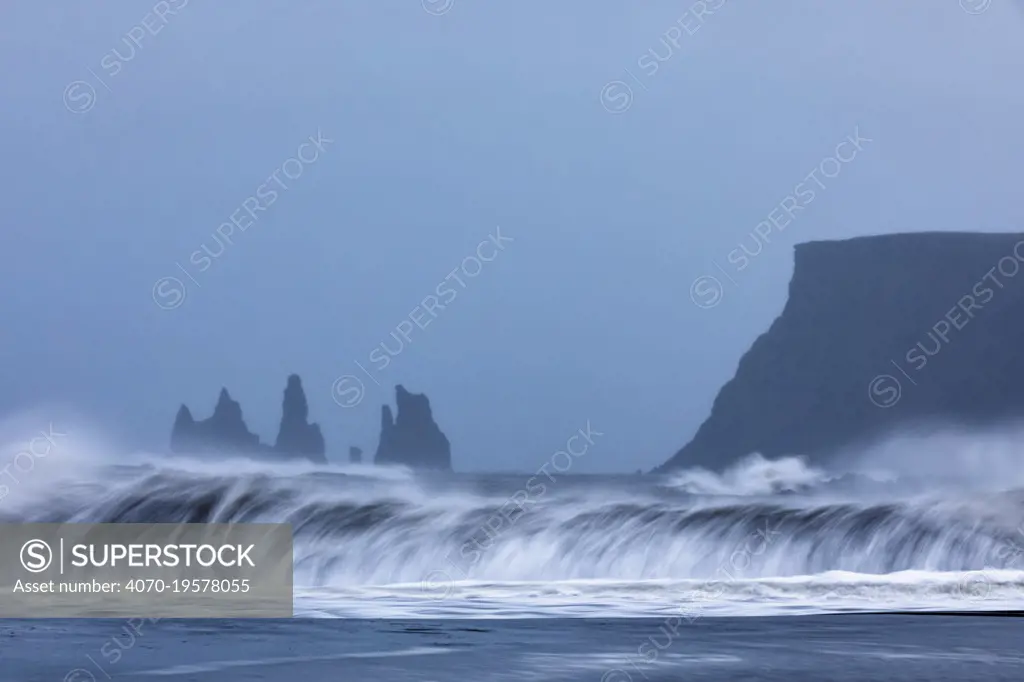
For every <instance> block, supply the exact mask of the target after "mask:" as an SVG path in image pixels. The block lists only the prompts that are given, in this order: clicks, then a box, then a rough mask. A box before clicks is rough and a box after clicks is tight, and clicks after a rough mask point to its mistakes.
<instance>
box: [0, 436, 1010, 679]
mask: <svg viewBox="0 0 1024 682" xmlns="http://www.w3.org/2000/svg"><path fill="white" fill-rule="evenodd" d="M55 491H59V494H57V493H56V492H55ZM19 492H20V493H21V494H20V495H18V496H17V497H16V498H15V497H14V496H12V498H11V499H9V500H6V501H5V503H4V505H2V506H0V521H2V522H5V523H22V522H50V523H55V522H61V523H65V522H117V523H131V522H191V523H203V522H280V523H289V524H291V525H292V527H293V532H294V542H295V545H294V546H295V555H294V581H295V596H294V612H295V618H294V619H291V620H267V621H255V620H253V621H244V620H159V621H157V620H149V619H145V618H139V619H132V620H128V621H126V620H124V619H121V620H118V619H104V620H17V621H14V620H4V621H0V681H2V682H7V681H8V680H10V681H11V682H15V681H16V682H30V681H34V680H62V679H63V680H66V682H90V681H92V680H100V681H102V680H106V679H126V680H128V679H139V680H141V679H152V678H156V677H171V678H174V679H179V680H207V679H210V680H212V679H218V680H222V681H223V680H233V679H236V678H237V679H246V680H251V679H262V680H284V679H292V678H294V677H295V676H296V675H298V676H302V677H303V678H304V679H306V680H309V681H310V682H313V681H315V680H335V679H364V678H369V679H380V680H422V681H424V682H429V681H431V680H433V681H437V682H441V681H445V682H447V681H448V680H461V679H467V678H473V679H493V680H506V679H507V680H512V679H515V680H523V679H527V680H593V681H594V682H597V681H599V680H600V681H601V682H640V681H641V680H650V681H652V682H653V681H656V680H677V679H682V678H683V677H686V678H687V679H701V680H704V679H706V680H782V679H786V680H804V679H806V680H812V679H813V680H859V681H864V680H892V679H899V680H933V681H934V680H960V679H964V680H966V679H971V680H974V679H979V678H980V679H991V680H1000V679H1006V680H1009V679H1014V680H1020V679H1024V647H1021V645H1020V642H1021V635H1022V634H1024V629H1022V626H1021V622H1022V621H1021V620H1020V619H1019V618H1017V617H1014V614H1016V613H1019V612H1020V611H1021V609H1024V600H1022V598H1021V595H1022V587H1024V549H1022V548H1024V494H1022V492H1021V489H1020V488H1019V487H1015V486H1014V485H1009V484H1007V481H1005V480H1004V481H1003V482H1002V483H998V482H990V483H988V484H986V485H966V484H964V483H963V481H962V480H960V479H955V478H954V479H950V478H948V477H947V478H941V477H928V476H922V477H916V478H910V477H900V476H894V475H891V474H887V473H882V474H864V473H858V474H856V475H844V476H836V475H835V474H832V475H826V474H825V473H824V472H822V471H819V470H816V469H814V468H812V467H809V466H808V465H807V464H806V463H805V462H803V461H802V460H799V459H796V458H787V459H782V460H778V461H769V460H765V459H763V458H760V457H756V456H755V457H752V458H750V459H748V460H746V461H744V462H743V463H741V464H740V465H737V467H734V468H733V469H732V470H730V471H728V472H726V473H724V474H711V473H708V472H702V471H684V472H680V473H677V474H672V475H661V476H651V475H644V476H641V475H604V476H584V475H568V474H567V475H563V474H560V473H557V472H554V471H550V472H538V473H537V474H531V475H516V474H501V475H496V474H491V475H483V474H473V475H471V474H423V473H414V472H410V471H408V470H404V469H401V468H378V467H372V466H330V467H318V466H313V465H306V464H273V463H267V462H262V463H261V462H253V461H248V460H231V459H223V460H220V461H209V460H207V461H202V460H198V459H180V458H179V459H167V458H164V457H148V458H139V459H137V460H133V461H131V462H130V463H120V464H111V463H109V462H106V463H103V462H90V461H81V462H77V463H76V464H75V465H74V466H68V467H62V468H60V469H59V470H57V469H53V470H50V471H48V472H47V479H46V481H45V484H44V482H43V481H36V482H35V483H34V484H33V485H32V486H26V487H25V489H23V490H20V491H19ZM143 615H144V614H143ZM997 616H999V617H997Z"/></svg>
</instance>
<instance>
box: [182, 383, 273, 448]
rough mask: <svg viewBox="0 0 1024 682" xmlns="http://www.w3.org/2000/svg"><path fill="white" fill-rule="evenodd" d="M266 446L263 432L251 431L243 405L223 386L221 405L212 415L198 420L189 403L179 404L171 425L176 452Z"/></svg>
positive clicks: (219, 401)
mask: <svg viewBox="0 0 1024 682" xmlns="http://www.w3.org/2000/svg"><path fill="white" fill-rule="evenodd" d="M264 449H265V446H263V445H261V444H260V439H259V436H257V435H256V434H254V433H251V432H250V431H249V428H248V427H247V426H246V425H245V420H244V419H243V418H242V406H241V405H239V404H238V403H237V402H236V401H234V400H232V399H231V395H230V394H229V393H228V390H227V389H226V388H222V389H220V395H219V396H218V398H217V406H216V407H214V409H213V416H211V417H210V418H209V419H203V420H202V421H196V420H195V419H193V418H192V413H191V411H189V409H188V407H187V406H186V405H182V406H181V407H180V408H178V414H177V416H176V417H175V419H174V427H173V428H172V429H171V450H173V451H174V452H186V453H203V452H237V453H255V452H259V451H261V450H264Z"/></svg>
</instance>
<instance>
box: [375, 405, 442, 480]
mask: <svg viewBox="0 0 1024 682" xmlns="http://www.w3.org/2000/svg"><path fill="white" fill-rule="evenodd" d="M395 404H396V406H397V408H398V414H397V416H395V417H393V416H392V414H391V407H390V406H388V405H384V406H383V407H382V408H381V426H380V443H379V445H378V446H377V454H376V455H375V456H374V462H375V463H376V464H403V465H405V466H409V467H414V468H418V469H443V470H447V471H451V468H452V454H451V445H450V444H449V443H448V438H447V437H446V436H445V435H444V433H442V432H441V429H440V428H439V427H438V425H437V424H436V423H435V422H434V417H433V415H432V414H431V411H430V401H429V400H427V396H425V395H423V394H422V393H409V392H408V391H407V390H405V388H403V387H402V386H397V387H395Z"/></svg>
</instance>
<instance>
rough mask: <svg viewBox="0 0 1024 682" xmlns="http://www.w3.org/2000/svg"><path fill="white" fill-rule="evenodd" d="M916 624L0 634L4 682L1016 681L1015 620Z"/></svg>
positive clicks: (56, 624)
mask: <svg viewBox="0 0 1024 682" xmlns="http://www.w3.org/2000/svg"><path fill="white" fill-rule="evenodd" d="M922 615H923V614H913V615H906V614H884V615H871V614H867V615H859V616H857V617H848V616H814V617H786V618H721V619H715V618H704V619H699V620H696V621H694V622H692V623H687V622H686V621H685V620H683V621H682V622H681V623H668V622H666V620H665V619H618V620H560V619H544V620H539V619H538V620H501V621H498V620H461V621H460V620H448V621H431V620H414V621H373V620H288V621H285V620H273V621H238V620H235V621H222V620H202V621H196V620H193V621H182V620H176V621H162V622H158V623H151V622H148V621H143V622H142V623H141V624H139V623H133V624H132V625H134V627H135V629H136V630H138V633H136V632H133V629H132V625H129V624H128V623H127V622H126V621H124V620H92V621H70V620H62V621H42V620H39V621H28V620H23V621H11V620H7V621H0V682H60V681H61V680H66V682H92V681H93V680H97V681H99V682H103V681H105V680H149V681H150V682H157V681H159V680H172V681H174V682H186V681H194V682H214V681H216V682H236V681H239V682H241V681H242V680H245V681H246V682H249V681H252V680H268V681H273V682H320V681H325V682H326V681H331V682H335V681H342V682H343V681H347V680H360V681H361V680H374V681H380V682H390V681H406V680H408V681H412V680H417V681H422V682H429V681H435V682H449V681H455V680H458V681H460V682H461V681H465V680H473V682H478V681H483V680H508V681H513V680H514V681H516V682H522V681H525V680H556V681H558V680H565V681H577V680H580V681H583V680H585V681H588V682H662V681H665V682H668V681H669V680H671V681H673V682H677V681H679V680H721V681H723V682H725V681H728V682H743V681H754V680H765V681H769V680H770V681H780V682H781V681H785V682H805V681H806V682H828V681H835V682H873V681H879V682H881V681H885V682H892V681H899V682H918V681H920V682H952V681H954V680H963V681H964V682H968V681H969V682H977V681H978V680H990V681H993V682H998V681H1001V680H1006V681H1010V680H1013V681H1014V682H1020V681H1021V680H1024V622H1021V621H1020V620H1018V619H1016V618H1005V617H1003V618H994V617H986V616H979V615H977V614H971V615H966V614H961V615H956V616H951V615H943V614H934V613H933V614H928V617H926V618H924V617H921V616H922ZM993 615H1009V614H1005V613H1004V614H993ZM1013 615H1018V616H1019V615H1021V614H1020V612H1015V613H1014V614H1013ZM673 629H674V630H675V631H673Z"/></svg>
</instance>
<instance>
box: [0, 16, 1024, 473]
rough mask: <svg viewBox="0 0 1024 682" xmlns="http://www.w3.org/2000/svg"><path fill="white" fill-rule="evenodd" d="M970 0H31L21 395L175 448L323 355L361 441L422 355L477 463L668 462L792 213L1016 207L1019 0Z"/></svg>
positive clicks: (319, 404) (10, 191) (12, 122)
mask: <svg viewBox="0 0 1024 682" xmlns="http://www.w3.org/2000/svg"><path fill="white" fill-rule="evenodd" d="M1015 1H1016V0H1014V2H1015ZM963 4H964V5H966V8H967V10H970V11H971V12H975V13H974V14H972V13H971V12H969V11H966V10H965V8H964V7H962V6H961V4H958V2H957V0H904V1H903V2H892V0H860V1H858V2H815V3H811V2H803V1H797V0H775V1H773V2H771V3H768V2H763V3H761V2H757V3H755V2H750V1H749V0H729V1H728V2H722V0H706V2H705V3H698V5H697V6H691V5H689V4H688V3H687V2H667V1H663V0H648V1H647V2H643V3H632V2H630V3H627V2H616V3H612V2H607V3H595V2H583V1H582V0H573V1H570V2H558V3H539V2H534V3H521V2H520V3H507V2H505V3H503V2H474V1H471V0H454V2H451V1H446V0H437V1H435V2H424V3H421V2H420V1H419V0H408V1H407V2H401V3H398V2H389V3H384V2H369V1H358V2H357V1H353V2H344V3H342V2H336V1H334V0H302V1H300V2H296V1H295V0H261V1H260V2H251V1H243V0H218V1H217V2H209V1H203V0H191V1H187V0H167V2H163V3H155V4H152V3H150V2H149V0H146V1H145V2H141V1H137V0H136V1H132V2H128V1H126V0H109V1H107V2H104V3H98V4H97V3H69V2H65V1H63V0H61V1H57V0H31V1H30V0H11V1H10V2H7V3H5V4H4V7H3V9H2V10H0V16H2V19H3V20H2V21H0V58H2V61H3V63H4V64H6V65H7V68H6V69H4V72H3V75H2V76H0V79H2V85H3V93H4V98H3V106H2V107H0V144H2V149H3V152H4V154H3V155H4V159H5V163H4V164H3V166H2V169H0V187H2V190H0V191H2V192H3V199H4V200H3V208H4V211H3V217H2V228H0V229H2V231H0V258H2V259H3V268H2V271H0V272H2V274H0V277H2V278H3V279H2V285H3V286H2V290H3V294H2V296H0V319H2V320H3V322H4V325H3V327H4V328H3V331H2V337H0V352H2V361H0V387H2V390H0V413H11V412H15V411H18V410H21V409H25V408H35V407H39V406H41V405H50V404H58V403H60V404H64V405H72V406H74V407H76V408H78V409H80V410H83V411H85V412H87V413H88V414H89V415H91V416H92V417H93V418H94V419H95V420H96V421H97V422H98V423H99V424H101V425H102V426H103V428H104V430H106V431H107V432H108V434H109V435H110V437H111V438H113V439H116V440H118V441H119V442H120V443H122V444H124V446H125V447H132V448H146V449H153V450H159V449H163V448H166V447H167V438H168V434H169V429H170V427H171V424H172V421H173V418H174V414H175V411H176V409H177V406H178V404H179V403H181V402H182V401H184V402H186V403H188V405H189V406H190V407H191V408H192V410H193V412H194V413H195V414H196V415H197V416H203V417H205V416H207V415H208V414H209V412H210V411H211V410H212V408H213V404H214V401H215V400H216V396H217V392H218V390H219V389H220V387H221V386H227V387H228V388H229V390H230V391H231V393H232V395H233V396H235V397H236V398H237V399H238V400H240V402H241V403H242V407H243V409H244V413H245V416H246V419H247V421H248V423H249V425H250V427H251V428H252V429H253V430H254V431H256V432H258V433H259V434H260V435H261V436H262V437H263V438H264V440H266V441H272V440H273V438H274V436H275V434H276V429H277V421H278V419H279V418H280V401H281V394H282V390H283V389H284V385H285V378H286V376H287V375H288V374H289V373H291V372H298V373H299V374H300V375H301V376H302V378H303V380H304V383H305V386H306V390H307V395H308V397H309V401H310V409H311V413H312V417H313V418H314V419H315V420H317V421H319V422H320V424H321V426H322V427H323V429H324V433H325V437H326V439H327V443H328V448H329V452H328V454H329V456H333V457H336V458H344V457H345V456H346V454H345V453H346V452H347V449H348V446H349V445H350V444H354V445H359V446H361V447H363V448H364V449H365V450H367V451H369V452H372V451H373V449H374V448H375V447H376V441H377V435H378V430H379V409H380V404H381V403H382V402H384V401H386V400H387V401H390V400H392V399H393V386H394V384H396V383H402V384H404V385H405V386H406V387H407V388H409V389H410V390H413V391H417V392H419V391H425V392H426V393H427V394H428V395H429V397H430V400H431V403H432V405H433V408H434V413H435V416H436V418H437V420H438V422H439V423H440V425H441V427H442V429H443V430H444V431H445V432H446V433H447V434H448V436H449V438H450V440H451V441H452V445H453V459H454V464H455V467H456V468H457V469H460V470H481V469H499V470H518V471H535V470H536V469H537V468H538V467H540V466H541V465H542V464H544V462H546V461H548V460H549V459H550V457H551V453H552V452H554V451H555V450H557V449H559V448H560V447H561V446H562V445H563V444H564V443H565V441H566V439H567V438H569V437H570V436H571V435H573V433H574V432H576V430H577V429H579V428H581V427H584V426H585V425H586V423H587V421H588V420H589V421H590V423H591V426H592V428H593V429H595V430H597V431H600V432H602V433H603V434H604V436H603V437H602V438H601V439H600V440H599V441H598V442H597V444H596V445H595V446H594V447H592V448H590V449H589V451H588V452H587V455H586V457H585V458H583V459H582V460H580V461H579V462H578V464H577V469H576V470H577V471H580V472H599V471H625V470H630V471H632V470H635V469H637V468H643V469H648V468H650V467H652V466H655V465H657V464H660V463H661V462H662V461H664V460H665V459H666V458H668V457H669V456H670V455H671V454H673V452H675V450H676V449H678V448H679V447H680V446H681V445H683V444H684V443H685V442H686V441H687V440H688V439H689V437H690V436H691V435H692V434H693V432H694V431H695V429H696V428H697V426H698V425H699V424H700V422H701V421H702V420H703V419H704V418H705V417H706V416H707V414H708V412H709V410H710V407H711V403H712V400H713V399H714V397H715V394H716V392H717V390H718V388H719V387H720V386H721V385H722V383H723V382H725V381H726V380H727V379H729V378H730V377H731V376H732V374H733V372H734V370H735V368H736V364H737V362H738V361H739V359H740V357H741V355H742V354H743V352H744V351H745V350H746V349H747V348H748V347H749V346H750V344H751V343H752V342H753V340H754V339H755V338H756V336H757V335H758V334H759V333H761V332H762V331H764V330H765V329H767V327H768V326H769V324H770V323H771V321H772V320H773V319H774V317H775V316H776V315H778V313H779V312H780V310H781V309H782V306H783V304H784V302H785V296H786V287H787V283H788V280H789V277H790V274H791V268H792V246H793V245H794V244H796V243H799V242H803V241H808V240H815V239H835V238H844V237H850V236H855V235H864V234H876V233H888V232H899V231H920V230H988V231H1013V230H1019V229H1021V226H1022V225H1024V204H1022V203H1021V201H1020V197H1021V187H1020V183H1021V177H1024V132H1022V124H1021V122H1022V121H1024V88H1022V87H1021V74H1022V73H1024V40H1022V36H1024V13H1021V12H1020V7H1019V6H1018V5H1015V4H1013V2H1011V0H991V6H990V7H989V6H986V5H987V2H986V0H970V1H968V0H964V2H963ZM715 8H717V9H715ZM712 9H714V11H713V13H712V11H711V10H712ZM698 15H699V16H698ZM652 50H653V52H652ZM655 55H656V56H655ZM659 59H660V60H661V61H659ZM857 131H859V134H860V136H861V137H862V138H866V139H869V140H870V142H862V143H860V145H859V146H860V149H859V150H857V151H856V154H855V156H853V158H852V159H851V158H850V155H851V154H853V148H851V147H850V146H846V147H844V148H843V150H842V151H841V154H843V155H844V156H845V158H848V159H850V160H849V161H844V162H842V163H841V164H838V163H837V162H826V161H825V159H827V158H828V157H830V156H832V157H834V155H835V154H836V148H837V145H838V144H839V143H841V142H843V140H845V139H847V137H848V136H852V135H855V134H856V132H857ZM318 135H319V136H320V137H321V142H320V147H319V148H317V147H315V146H311V145H309V144H307V145H306V146H303V147H301V148H300V145H303V143H305V142H308V141H309V138H310V136H313V137H314V139H315V138H316V137H317V136H318ZM328 140H329V141H328ZM297 155H302V157H303V158H304V159H305V160H304V161H291V162H289V161H288V159H290V158H296V157H297ZM823 162H824V163H825V165H824V166H822V163H823ZM829 163H831V164H833V165H831V166H830V165H828V164H829ZM817 168H822V169H824V170H826V172H828V173H829V174H832V173H833V172H837V171H833V170H832V169H833V168H836V169H838V174H837V175H836V176H835V177H832V178H829V179H825V180H822V179H821V178H820V177H819V178H818V179H819V180H821V181H822V182H823V184H824V185H825V187H824V188H823V189H822V188H821V187H818V190H819V191H817V193H816V196H815V198H814V200H813V202H811V203H809V204H808V205H805V206H802V207H801V209H802V210H800V211H799V213H796V214H793V216H794V220H792V221H791V222H789V223H788V224H787V225H785V226H784V228H782V229H779V228H777V227H772V228H770V229H766V228H763V227H762V228H761V230H762V232H764V233H765V234H766V235H767V236H766V237H765V238H763V239H762V238H758V237H756V235H755V236H752V235H753V234H754V232H755V226H757V225H758V223H761V222H762V221H765V220H767V219H768V216H769V214H770V213H771V212H772V211H773V210H775V209H776V208H777V207H778V206H779V205H780V202H781V201H783V200H784V199H785V198H786V197H787V196H790V195H792V194H793V193H794V188H795V187H796V186H797V185H798V184H799V183H801V182H805V181H806V180H805V179H806V178H807V176H808V174H810V173H811V172H812V171H814V170H815V169H817ZM275 174H276V175H275ZM286 176H287V177H286ZM279 183H280V184H279ZM285 186H286V187H287V188H285ZM271 191H274V192H275V194H274V198H273V200H272V201H271V199H270V193H271ZM247 200H248V204H246V202H247ZM247 209H251V212H248V211H247ZM775 215H776V216H778V215H780V214H779V213H778V211H776V214H775ZM232 216H234V219H235V225H236V227H233V228H232V227H231V226H229V227H223V228H220V229H221V230H222V231H223V232H229V230H231V229H233V230H234V232H233V234H230V239H231V243H230V244H228V245H227V246H222V245H219V244H218V243H217V242H216V241H215V239H214V236H213V235H215V231H216V230H217V229H218V226H220V225H222V224H224V223H229V225H230V221H231V219H232ZM253 217H255V220H254V219H253ZM242 226H244V228H245V229H244V230H243V229H242ZM499 228H500V235H501V239H500V240H499V241H500V242H501V246H502V247H503V248H502V249H501V250H498V249H496V248H492V247H491V246H489V245H485V246H483V247H480V246H479V245H480V243H481V242H484V241H488V240H489V239H490V238H491V237H494V236H495V235H497V234H498V233H497V232H496V230H499ZM755 239H760V241H761V242H765V241H767V242H768V243H767V244H763V246H762V248H761V249H760V253H759V254H758V255H757V256H756V257H754V258H752V259H751V260H750V262H749V263H748V266H747V267H745V268H744V269H743V270H742V272H741V271H739V270H738V269H737V266H736V265H735V263H734V262H733V261H732V260H730V255H729V254H730V252H733V251H734V250H735V249H737V248H739V245H740V244H741V243H745V244H747V245H748V249H751V250H753V249H754V248H755V247H756V243H755V241H754V240H755ZM222 241H223V240H222ZM492 244H493V242H492ZM204 247H205V248H206V249H209V251H210V252H211V253H212V255H213V257H210V255H208V254H207V253H206V251H204ZM478 249H479V253H480V254H481V255H482V256H484V257H486V258H489V259H490V260H488V261H484V260H474V259H476V258H477V257H478V256H477V253H478ZM197 254H198V255H197ZM218 254H219V255H218ZM467 258H469V260H465V259H467ZM204 266H205V267H204ZM723 270H725V271H726V272H727V273H728V276H726V273H724V272H723ZM453 271H455V272H454V274H452V273H453ZM705 276H713V277H716V280H714V281H712V280H708V279H704V280H702V281H701V283H700V285H699V286H697V287H695V288H692V287H693V283H694V281H695V280H697V279H698V278H701V277H705ZM865 276H866V277H870V273H865ZM729 277H731V278H732V280H730V279H729ZM169 278H173V279H169ZM446 278H447V280H446ZM733 280H734V281H733ZM714 282H719V283H721V285H722V288H721V289H720V290H715V289H713V288H712V289H708V288H707V287H708V286H712V287H714V286H716V285H715V284H714ZM709 283H710V284H709ZM439 286H440V290H439ZM449 291H451V292H454V293H455V295H454V296H452V294H451V293H449ZM691 294H693V295H692V296H691ZM430 296H434V297H436V298H437V299H438V303H441V304H446V305H445V307H444V308H439V307H436V305H434V301H432V300H431V299H430V298H429V297H430ZM694 299H696V302H697V303H700V304H701V305H703V306H708V307H701V305H696V304H695V301H694ZM425 300H426V303H424V301H425ZM712 302H714V303H715V305H710V304H711V303H712ZM424 305H426V306H427V307H430V308H431V310H432V312H424ZM410 318H412V320H413V321H410ZM403 321H404V322H403ZM420 325H422V326H423V327H425V328H421V327H420ZM396 328H398V329H399V330H404V332H405V335H406V337H407V340H406V339H403V346H404V347H403V348H402V349H401V351H400V352H398V353H397V354H395V355H394V356H393V357H391V356H388V358H387V359H388V361H389V362H388V364H387V366H386V367H382V365H383V364H384V363H383V361H382V360H381V358H382V357H383V356H385V355H387V353H385V352H384V351H383V350H381V349H380V344H381V343H382V342H383V343H385V344H386V345H387V347H388V348H390V350H391V351H392V352H394V351H395V350H396V349H397V348H398V343H397V342H396V340H395V338H394V337H392V332H395V330H396ZM396 335H397V336H398V338H402V336H401V331H399V332H396ZM375 348H376V349H378V350H377V351H376V354H375V355H371V354H374V349H375ZM374 357H375V358H376V360H374V359H373V358H374ZM357 363H358V364H357ZM349 376H353V377H357V378H358V379H359V382H361V383H359V382H356V381H355V380H354V379H352V378H344V379H343V380H342V382H341V383H340V384H339V383H336V380H338V379H339V377H349ZM377 382H379V384H380V386H378V385H377ZM332 386H333V387H334V390H333V391H332ZM361 387H365V389H363V388H361ZM359 391H362V395H359V394H358V392H359ZM357 398H359V400H358V401H357V400H356V399H357ZM336 399H337V400H336ZM339 402H340V403H342V404H343V405H344V406H343V405H340V404H339ZM350 403H356V404H350Z"/></svg>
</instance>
